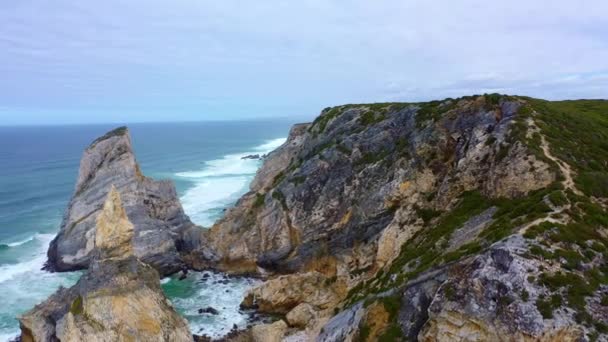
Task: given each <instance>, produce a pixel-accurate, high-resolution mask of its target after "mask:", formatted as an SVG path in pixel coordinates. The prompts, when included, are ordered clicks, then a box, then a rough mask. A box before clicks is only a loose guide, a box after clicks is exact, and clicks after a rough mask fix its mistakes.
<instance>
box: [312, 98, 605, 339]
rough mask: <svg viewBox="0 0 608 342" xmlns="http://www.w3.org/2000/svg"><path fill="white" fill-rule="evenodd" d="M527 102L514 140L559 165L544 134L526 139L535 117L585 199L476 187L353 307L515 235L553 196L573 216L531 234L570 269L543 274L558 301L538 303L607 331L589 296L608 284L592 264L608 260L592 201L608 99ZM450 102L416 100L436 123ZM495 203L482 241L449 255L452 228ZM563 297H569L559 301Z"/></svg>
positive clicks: (600, 172)
mask: <svg viewBox="0 0 608 342" xmlns="http://www.w3.org/2000/svg"><path fill="white" fill-rule="evenodd" d="M486 96H489V100H490V101H488V102H490V103H492V102H496V101H499V100H500V96H498V95H496V94H493V95H486ZM520 99H523V100H525V101H527V102H528V105H527V106H524V107H522V110H521V112H520V117H519V118H518V119H517V120H516V122H515V124H514V125H513V129H512V136H511V139H512V140H519V141H522V142H524V143H525V144H526V145H527V146H528V147H529V148H530V150H531V152H532V153H534V154H535V155H537V157H539V158H541V159H544V160H545V161H547V162H549V163H550V164H554V163H553V162H551V161H549V160H547V159H546V158H545V157H544V155H542V151H541V150H540V147H539V145H540V136H539V135H538V134H535V135H533V136H532V137H526V136H525V131H526V127H527V124H525V120H526V119H527V118H533V119H534V121H535V122H536V124H537V125H538V126H539V127H540V129H541V134H543V135H544V136H545V138H546V139H547V141H548V142H549V144H550V148H551V151H552V154H553V155H555V156H557V157H558V158H559V159H560V160H562V161H564V162H566V163H568V164H569V165H570V166H571V167H572V169H573V171H575V173H576V177H575V183H576V186H577V188H578V189H579V190H581V191H582V192H583V193H584V194H585V195H584V196H578V195H576V194H574V193H573V192H572V191H569V190H566V189H564V188H563V186H562V184H561V183H560V182H555V183H554V184H552V185H551V186H550V187H548V188H545V189H541V190H538V191H535V192H533V193H531V194H529V195H528V196H526V197H524V198H518V199H510V200H508V199H498V200H490V199H487V198H483V197H482V196H481V195H479V194H478V193H475V192H469V193H465V194H463V195H462V197H461V200H460V203H459V205H457V206H456V207H455V208H454V209H453V210H452V211H450V212H448V213H443V214H442V215H441V216H440V217H439V218H437V219H436V220H433V221H431V222H430V223H431V224H428V225H427V226H428V227H427V228H426V229H424V230H423V231H421V232H419V233H418V234H417V235H416V236H415V237H414V238H412V239H411V240H410V241H409V242H408V243H407V244H405V245H404V246H403V247H402V251H401V254H400V256H399V257H398V258H397V259H396V260H395V261H394V262H393V264H392V265H391V266H390V267H389V268H388V269H387V270H385V271H380V272H379V273H378V274H377V275H376V276H375V277H374V278H372V279H370V280H368V281H366V282H363V283H361V284H360V285H359V286H357V287H355V288H353V289H352V290H351V291H350V293H349V297H348V298H347V302H346V305H349V304H352V303H354V302H356V301H358V300H362V299H365V298H370V294H373V293H379V292H382V291H385V290H387V289H390V288H394V287H397V286H400V285H402V284H404V283H406V282H407V281H408V280H412V279H414V278H415V277H416V276H417V275H419V274H420V273H421V272H424V271H427V270H429V269H431V268H433V267H436V266H440V265H442V264H445V263H447V262H450V261H455V260H458V259H461V258H463V257H466V256H469V255H473V254H476V253H479V252H480V251H481V250H483V249H484V248H485V247H487V246H489V245H490V244H492V243H494V242H496V241H498V240H500V239H502V238H504V237H507V236H509V235H511V234H513V233H515V232H516V228H517V227H520V226H522V225H523V224H525V223H526V222H531V221H533V220H535V219H537V218H539V217H543V216H545V215H547V213H548V212H550V211H551V209H550V208H549V207H548V206H547V204H546V203H545V199H548V200H549V201H550V202H551V203H553V204H554V205H555V206H567V205H569V206H570V209H569V210H567V211H566V214H567V215H568V216H569V217H570V218H571V220H570V222H569V223H568V224H566V225H559V224H551V223H547V222H545V223H542V224H539V225H538V226H535V227H532V229H530V230H529V231H528V232H527V233H526V234H525V237H526V238H528V239H530V241H531V244H532V245H533V247H532V248H531V253H530V255H529V257H530V258H542V259H544V260H552V259H553V260H556V261H559V262H562V263H564V266H563V271H562V272H559V273H555V274H549V273H543V274H542V275H541V276H540V277H539V279H535V281H536V282H537V283H538V284H539V285H544V286H545V287H547V288H548V289H549V290H550V291H552V292H553V293H554V295H553V296H552V297H551V298H546V299H544V298H543V299H539V301H537V303H536V304H537V306H538V307H539V310H540V311H541V312H542V313H543V315H544V316H545V317H546V318H550V317H551V316H552V312H553V310H555V309H556V308H557V307H559V306H562V305H565V306H568V307H570V308H573V309H575V310H576V311H577V315H576V319H577V321H579V323H582V324H585V325H588V326H594V327H595V329H596V331H599V332H606V330H607V329H608V328H607V327H606V326H604V325H603V324H602V323H599V322H595V321H593V319H592V318H591V317H590V315H589V314H588V313H587V312H585V297H587V296H590V295H592V294H593V293H594V291H597V289H598V288H599V286H600V285H601V284H608V266H606V263H605V262H604V263H603V266H592V267H589V265H591V263H592V261H593V260H594V259H595V260H597V258H598V257H599V258H603V260H604V261H606V260H608V239H607V238H606V237H605V236H603V235H602V234H600V233H599V229H601V227H604V228H608V213H607V212H606V210H604V209H603V208H602V207H601V205H599V204H598V201H596V200H594V199H592V198H591V196H595V197H602V198H606V197H608V101H602V100H578V101H559V102H549V101H544V100H538V99H531V98H520ZM442 102H443V101H434V102H429V103H425V104H416V105H418V106H419V107H420V110H419V114H422V115H419V117H420V118H421V120H423V121H426V120H436V119H438V118H439V117H440V116H441V115H442V114H443V113H445V112H446V111H447V110H449V108H447V109H446V108H445V107H443V106H442V105H441V103H442ZM395 105H399V106H404V105H409V104H373V105H367V106H368V107H369V108H370V111H372V112H373V111H374V109H376V108H379V109H381V108H386V107H387V106H395ZM346 107H348V106H341V107H335V108H332V109H327V110H326V111H324V113H326V114H330V115H329V117H326V118H322V119H320V120H319V121H318V122H317V123H321V124H322V126H323V127H322V128H324V126H325V124H326V123H327V122H328V121H329V120H331V118H332V117H334V116H336V115H339V113H340V112H341V110H342V109H344V108H346ZM337 108H339V109H337ZM384 114H385V112H384V111H382V112H379V113H376V114H375V115H372V114H369V115H368V117H370V118H375V117H380V116H382V115H384ZM370 121H371V120H370ZM320 131H321V132H322V129H321V130H320ZM556 170H557V168H556ZM490 206H497V207H498V211H497V212H496V214H495V215H494V217H493V218H494V222H493V224H491V225H490V226H489V227H488V228H487V229H486V230H485V231H484V232H483V233H482V234H481V235H480V239H478V241H476V242H474V243H471V244H468V245H465V246H463V247H462V248H460V249H459V250H458V251H455V252H451V253H445V252H444V248H443V247H445V246H443V244H444V243H445V241H447V240H448V239H449V237H450V235H451V233H452V232H453V231H454V230H456V229H457V228H459V227H460V226H461V225H462V223H464V222H466V220H468V219H469V218H471V217H473V216H474V215H477V214H479V213H480V212H482V211H483V210H484V209H486V208H488V207H490ZM425 221H426V220H425ZM549 246H553V248H549ZM558 297H559V298H563V299H560V300H555V299H556V298H558ZM385 301H386V300H385ZM393 330H394V329H393Z"/></svg>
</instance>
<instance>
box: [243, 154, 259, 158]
mask: <svg viewBox="0 0 608 342" xmlns="http://www.w3.org/2000/svg"><path fill="white" fill-rule="evenodd" d="M241 159H260V155H259V154H250V155H247V156H244V157H241Z"/></svg>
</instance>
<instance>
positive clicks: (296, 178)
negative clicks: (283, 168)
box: [289, 176, 306, 186]
mask: <svg viewBox="0 0 608 342" xmlns="http://www.w3.org/2000/svg"><path fill="white" fill-rule="evenodd" d="M305 180H306V177H304V176H293V177H291V178H290V179H289V181H290V182H292V183H293V184H294V185H295V186H298V185H300V184H302V183H304V181H305Z"/></svg>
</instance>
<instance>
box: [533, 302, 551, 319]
mask: <svg viewBox="0 0 608 342" xmlns="http://www.w3.org/2000/svg"><path fill="white" fill-rule="evenodd" d="M536 308H537V309H538V311H539V312H540V314H541V315H542V316H543V318H544V319H551V318H553V310H554V309H555V308H554V307H553V306H552V305H551V301H550V300H545V299H543V298H538V299H537V300H536Z"/></svg>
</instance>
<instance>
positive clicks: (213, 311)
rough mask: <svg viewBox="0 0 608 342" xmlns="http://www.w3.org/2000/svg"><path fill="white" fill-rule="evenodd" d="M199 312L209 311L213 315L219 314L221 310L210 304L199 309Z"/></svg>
mask: <svg viewBox="0 0 608 342" xmlns="http://www.w3.org/2000/svg"><path fill="white" fill-rule="evenodd" d="M198 313H199V314H204V313H207V314H211V315H218V314H219V313H220V312H219V311H217V310H216V309H214V308H212V307H210V306H208V307H206V308H204V309H198Z"/></svg>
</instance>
